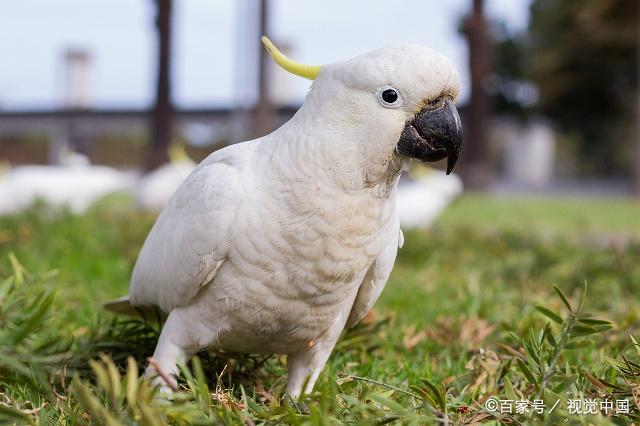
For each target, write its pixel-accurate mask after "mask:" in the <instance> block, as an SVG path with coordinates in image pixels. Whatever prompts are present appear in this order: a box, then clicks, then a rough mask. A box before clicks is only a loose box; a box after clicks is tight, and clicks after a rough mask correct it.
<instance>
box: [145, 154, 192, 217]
mask: <svg viewBox="0 0 640 426" xmlns="http://www.w3.org/2000/svg"><path fill="white" fill-rule="evenodd" d="M168 154H169V162H168V163H166V164H163V165H162V166H160V167H158V168H157V169H155V170H154V171H152V172H151V173H148V174H146V175H144V176H143V177H142V178H140V180H139V181H138V182H137V183H136V187H135V192H134V197H135V202H136V206H137V207H139V208H141V209H144V210H150V211H156V212H158V211H160V210H162V208H163V207H164V206H165V205H166V204H167V202H169V199H170V198H171V196H172V195H173V193H174V192H175V191H176V189H177V188H178V187H179V186H180V184H181V183H182V181H184V180H185V179H186V177H187V176H189V174H190V173H191V172H192V171H193V169H195V167H196V163H195V162H194V161H193V160H192V159H191V158H189V156H188V155H187V153H186V151H185V150H184V146H182V145H172V146H171V147H170V148H169V153H168Z"/></svg>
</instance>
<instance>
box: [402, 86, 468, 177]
mask: <svg viewBox="0 0 640 426" xmlns="http://www.w3.org/2000/svg"><path fill="white" fill-rule="evenodd" d="M461 149H462V122H461V121H460V116H459V115H458V110H457V109H456V107H455V105H453V102H452V101H451V100H450V99H448V98H447V99H445V101H444V104H443V105H442V106H440V107H439V108H437V109H430V108H429V107H425V108H423V109H422V110H421V111H420V112H419V113H418V114H416V116H415V117H414V118H413V120H409V121H407V122H406V123H405V125H404V129H403V130H402V134H401V135H400V140H399V141H398V144H397V145H396V152H397V153H398V154H401V155H406V156H408V157H412V158H416V159H418V160H421V161H429V162H431V161H438V160H442V159H443V158H445V157H446V158H447V174H449V173H451V171H452V170H453V166H455V165H456V161H458V157H459V156H460V150H461Z"/></svg>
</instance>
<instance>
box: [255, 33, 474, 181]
mask: <svg viewBox="0 0 640 426" xmlns="http://www.w3.org/2000/svg"><path fill="white" fill-rule="evenodd" d="M263 42H264V44H265V47H266V48H267V50H268V51H269V53H270V54H271V56H272V57H273V58H274V60H275V61H276V62H277V63H278V64H279V65H280V66H282V67H283V68H285V69H286V70H288V71H289V72H292V73H294V74H297V75H300V76H302V77H305V78H308V79H311V80H314V82H313V85H312V88H311V90H310V93H309V95H308V96H307V98H306V99H305V107H306V108H311V110H312V113H313V114H317V115H319V116H322V117H323V118H324V123H325V125H326V126H330V127H333V129H334V130H336V131H341V130H342V131H347V132H349V131H351V135H354V134H357V136H358V137H352V138H350V139H349V140H348V141H345V143H350V144H359V145H360V146H358V147H357V149H358V150H359V153H360V154H362V155H365V156H366V155H367V153H368V152H376V153H378V154H383V155H386V158H392V157H396V159H400V160H402V159H406V158H415V159H418V160H421V161H428V162H432V161H438V160H442V159H444V158H447V173H449V172H451V170H452V169H453V166H454V165H455V163H456V161H457V159H458V156H459V155H460V149H461V147H462V125H461V122H460V116H459V115H458V111H457V110H456V107H455V106H454V101H455V99H456V98H457V96H458V93H459V77H458V73H457V71H456V69H455V68H454V66H453V65H452V64H451V62H450V61H449V60H447V59H446V58H445V57H444V56H442V55H440V54H438V53H437V52H435V51H433V50H431V49H428V48H426V47H423V46H419V45H403V46H396V47H386V48H382V49H379V50H375V51H372V52H370V53H367V54H364V55H361V56H358V57H355V58H353V59H349V60H346V61H342V62H336V63H333V64H328V65H323V66H308V65H302V64H299V63H296V62H294V61H292V60H291V59H289V58H287V57H285V56H284V55H283V54H282V53H280V52H279V51H278V50H277V49H276V47H275V46H274V45H273V44H272V43H271V42H270V41H269V40H268V39H267V38H266V37H263ZM308 104H310V105H309V106H308ZM354 132H356V133H354Z"/></svg>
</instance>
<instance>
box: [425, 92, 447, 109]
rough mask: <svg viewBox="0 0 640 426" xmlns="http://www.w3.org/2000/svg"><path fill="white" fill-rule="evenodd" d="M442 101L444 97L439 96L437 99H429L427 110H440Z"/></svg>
mask: <svg viewBox="0 0 640 426" xmlns="http://www.w3.org/2000/svg"><path fill="white" fill-rule="evenodd" d="M444 99H445V96H444V95H440V96H438V97H437V98H433V99H431V100H430V101H428V102H427V108H428V109H432V110H433V109H438V108H440V107H441V106H442V105H443V104H444Z"/></svg>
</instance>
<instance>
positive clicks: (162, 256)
mask: <svg viewBox="0 0 640 426" xmlns="http://www.w3.org/2000/svg"><path fill="white" fill-rule="evenodd" d="M241 145H244V146H241ZM249 149H250V147H249V146H247V144H239V145H234V146H232V147H229V148H226V149H224V150H221V151H218V152H216V153H214V154H212V155H211V156H209V157H208V158H207V159H205V160H204V161H203V162H202V163H201V164H200V165H199V166H198V167H197V168H196V169H195V170H194V171H193V172H192V173H191V174H190V175H189V176H188V177H187V178H186V179H185V181H184V182H183V183H182V184H181V185H180V187H179V188H178V189H177V190H176V192H175V194H174V195H173V196H172V197H171V199H170V200H169V202H168V204H167V206H166V207H165V209H164V210H163V211H162V213H160V216H159V217H158V220H157V221H156V223H155V224H154V226H153V228H152V229H151V232H150V233H149V235H148V236H147V239H146V241H145V243H144V245H143V247H142V250H141V251H140V255H139V257H138V260H137V262H136V265H135V267H134V270H133V274H132V277H131V286H130V297H131V304H132V305H134V306H158V307H159V308H160V309H162V310H163V311H164V312H170V311H171V310H173V309H174V308H176V307H179V306H185V305H188V304H189V303H190V302H191V301H192V299H193V298H194V297H195V295H196V294H197V293H198V292H199V291H200V289H201V288H202V287H204V286H206V285H207V284H209V283H210V282H211V281H212V280H213V278H214V277H215V274H216V272H217V270H218V269H219V268H220V266H221V265H222V263H224V261H225V259H226V257H227V253H228V251H229V231H230V227H231V225H232V221H233V218H234V216H235V214H236V212H237V210H238V208H239V206H240V205H241V204H242V202H243V186H242V179H241V178H240V173H241V172H242V168H243V167H242V166H243V164H244V163H245V162H246V160H247V158H248V157H249V156H248V155H246V154H248V153H247V151H248V150H249Z"/></svg>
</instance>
